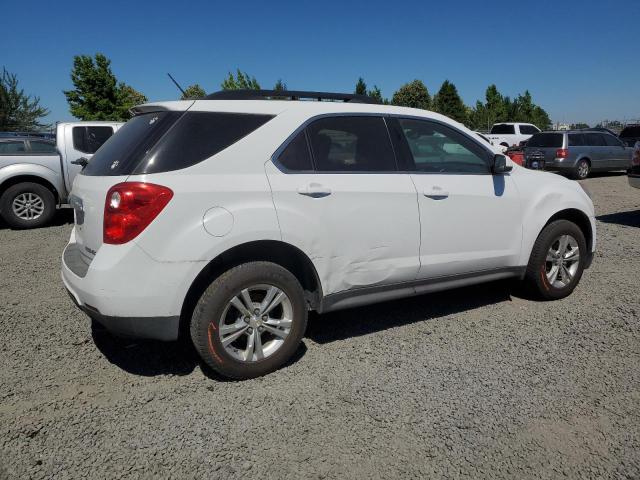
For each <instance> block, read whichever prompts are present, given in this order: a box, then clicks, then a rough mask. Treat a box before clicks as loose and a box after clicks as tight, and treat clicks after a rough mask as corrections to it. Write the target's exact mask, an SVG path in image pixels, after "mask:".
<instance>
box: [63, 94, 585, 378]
mask: <svg viewBox="0 0 640 480" xmlns="http://www.w3.org/2000/svg"><path fill="white" fill-rule="evenodd" d="M273 96H276V97H278V98H282V97H290V98H292V100H282V99H280V100H274V99H270V100H267V99H266V98H269V97H273ZM263 97H265V98H263ZM302 97H310V98H314V99H320V100H334V101H302V100H301V98H302ZM296 100H297V101H296ZM336 100H340V101H336ZM135 114H136V116H135V117H134V118H133V119H132V120H130V121H129V122H127V123H126V124H125V125H124V126H123V127H122V128H121V129H120V130H119V131H118V133H117V134H115V135H114V136H113V137H112V138H111V139H110V140H109V141H108V142H107V143H105V144H104V146H103V147H101V148H100V149H99V150H98V152H97V153H96V154H95V156H94V157H93V158H92V160H91V162H90V163H89V164H88V166H87V167H86V168H85V169H84V171H83V172H82V173H81V174H80V175H78V176H77V177H76V179H75V182H74V185H73V191H72V195H73V199H72V204H73V205H74V208H75V217H76V225H75V228H74V230H73V232H72V234H71V238H70V240H69V244H68V245H67V247H66V248H65V250H64V254H63V262H62V278H63V280H64V284H65V286H66V287H67V289H68V290H69V292H70V294H71V296H72V297H73V299H74V300H75V302H76V303H77V305H78V306H79V307H80V308H81V309H82V310H83V311H85V312H86V313H87V314H88V315H89V316H90V317H91V318H93V319H94V320H96V321H97V322H99V323H101V324H103V325H104V326H105V327H106V328H107V329H109V330H111V331H113V332H115V333H119V334H124V335H130V336H137V337H145V338H154V339H160V340H176V339H177V338H178V337H179V334H180V333H181V332H183V333H186V334H187V335H188V334H190V336H191V339H192V340H193V343H194V345H195V347H196V349H197V350H198V352H199V353H200V355H201V356H202V358H203V360H204V361H205V362H206V363H207V364H208V365H209V366H211V367H212V368H213V369H214V370H216V371H217V372H219V373H221V374H223V375H225V376H228V377H233V378H250V377H255V376H259V375H264V374H266V373H268V372H270V371H273V370H274V369H276V368H278V367H279V366H281V365H282V364H284V363H285V362H286V361H287V359H289V358H290V357H291V355H292V354H293V353H294V351H295V350H296V349H297V348H298V346H299V343H300V342H301V340H302V337H303V335H304V333H305V328H306V324H307V312H308V311H309V310H314V311H316V312H319V313H323V312H328V311H331V310H337V309H342V308H349V307H355V306H358V305H363V304H368V303H373V302H379V301H384V300H389V299H394V298H400V297H407V296H411V295H419V294H422V293H425V292H431V291H435V290H441V289H447V288H454V287H460V286H463V285H470V284H475V283H480V282H486V281H490V280H496V279H501V278H507V277H514V278H516V279H524V280H525V281H526V282H527V283H528V284H529V286H530V287H531V288H532V289H533V291H534V292H537V294H538V295H539V296H541V297H542V298H545V299H557V298H562V297H565V296H566V295H569V294H570V293H571V292H572V291H573V289H574V288H575V287H576V285H577V284H578V282H579V280H580V277H581V275H582V272H583V269H584V268H586V267H588V266H589V264H590V262H591V258H592V252H593V251H594V248H595V243H596V239H595V237H596V231H595V221H594V210H593V204H592V203H591V200H590V199H589V197H588V196H587V194H586V193H585V191H584V190H583V189H582V188H581V187H580V185H579V184H578V183H576V182H573V181H570V180H567V179H565V178H563V177H560V176H558V175H553V174H549V173H544V172H537V171H531V170H526V169H524V168H520V167H518V166H515V165H513V164H512V163H511V161H510V160H509V159H507V158H506V157H504V156H502V155H496V154H494V152H492V151H491V149H490V145H488V144H487V143H485V142H483V141H482V139H479V138H478V136H477V135H476V134H475V133H473V132H472V131H470V130H468V129H466V128H465V127H464V126H463V125H461V124H459V123H456V122H454V121H452V120H451V119H449V118H446V117H444V116H442V115H439V114H436V113H432V112H428V111H424V110H415V109H411V108H403V107H394V106H387V105H378V104H374V103H372V102H371V101H369V100H368V99H367V97H359V96H354V95H341V94H320V93H309V92H307V93H303V92H284V93H283V92H269V91H253V92H247V91H237V92H218V93H216V94H212V95H209V96H208V97H206V98H205V99H202V100H195V101H178V102H166V103H155V104H146V105H142V106H140V107H136V108H135Z"/></svg>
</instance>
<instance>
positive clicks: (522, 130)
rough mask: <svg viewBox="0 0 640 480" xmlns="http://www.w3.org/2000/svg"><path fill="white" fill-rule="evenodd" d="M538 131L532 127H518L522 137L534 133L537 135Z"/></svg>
mask: <svg viewBox="0 0 640 480" xmlns="http://www.w3.org/2000/svg"><path fill="white" fill-rule="evenodd" d="M539 131H540V130H538V129H537V128H536V127H534V126H533V125H520V133H521V134H523V135H533V134H534V133H538V132H539Z"/></svg>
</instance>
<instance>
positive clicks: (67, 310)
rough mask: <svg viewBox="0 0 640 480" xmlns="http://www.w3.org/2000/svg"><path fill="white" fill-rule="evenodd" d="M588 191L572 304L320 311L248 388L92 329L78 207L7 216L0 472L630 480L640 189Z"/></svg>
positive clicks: (1, 280) (2, 264) (490, 298)
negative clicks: (80, 275) (24, 226)
mask: <svg viewBox="0 0 640 480" xmlns="http://www.w3.org/2000/svg"><path fill="white" fill-rule="evenodd" d="M585 183H586V184H587V185H588V188H589V189H590V190H591V191H592V193H593V195H594V201H595V203H596V209H597V212H598V215H599V221H598V229H599V230H598V242H599V246H598V252H597V256H596V258H595V260H594V263H593V266H592V268H591V269H590V270H588V271H587V272H586V274H585V276H584V277H583V279H582V283H581V284H580V286H579V287H578V288H577V290H576V291H575V292H574V294H573V295H572V296H571V297H569V298H567V299H565V300H562V301H558V302H549V303H538V302H532V301H529V300H526V299H523V298H520V297H518V296H516V294H515V293H513V292H512V291H511V289H510V287H511V286H510V284H508V283H493V284H488V285H484V286H481V287H475V288H468V289H461V290H456V291H452V292H446V293H442V294H433V295H427V296H423V297H417V298H413V299H409V300H402V301H395V302H391V303H386V304H381V305H376V306H370V307H365V308H359V309H354V310H349V311H343V312H337V313H334V314H329V315H324V316H315V317H312V318H311V319H310V326H309V331H308V333H307V336H306V338H305V339H304V346H303V347H302V348H301V349H300V351H299V355H297V357H296V358H295V360H294V361H293V362H292V363H291V364H290V365H289V366H287V367H286V368H284V369H282V370H280V371H278V372H275V373H273V374H271V375H269V376H267V377H264V378H261V379H257V380H251V381H245V382H225V381H222V380H221V379H218V378H215V376H214V375H213V374H212V373H211V372H210V371H208V370H207V369H206V368H204V367H203V366H202V365H201V364H200V363H199V362H198V360H197V357H196V356H195V354H194V353H193V351H192V350H191V349H190V348H189V346H188V345H181V344H177V343H176V344H162V343H150V342H148V343H144V342H141V343H133V342H132V341H126V340H121V339H116V338H113V337H111V336H110V335H108V334H107V333H105V332H104V331H101V330H99V329H97V328H93V329H92V327H91V325H90V323H89V321H88V319H87V318H86V317H85V316H84V315H83V314H82V313H80V312H79V311H78V310H77V309H76V308H75V307H74V306H73V305H72V303H71V301H70V300H69V298H68V297H67V295H66V293H65V292H64V290H63V287H62V283H61V280H60V277H59V262H60V254H61V251H62V249H63V247H64V245H65V243H66V240H67V238H68V236H69V232H70V230H71V224H70V222H71V221H72V220H71V215H70V214H69V212H62V213H61V214H60V215H58V219H57V225H55V226H52V227H49V228H44V229H40V230H35V231H12V230H9V229H8V228H6V226H4V225H1V226H0V325H1V327H2V334H3V337H4V338H3V340H2V342H1V343H0V362H1V364H2V368H1V369H0V385H1V389H0V478H51V477H55V478H60V479H64V478H140V477H142V478H146V477H152V476H159V477H163V478H240V477H247V476H250V477H253V478H279V479H285V478H291V479H299V478H429V477H431V478H448V477H452V478H461V477H465V478H486V477H496V478H498V477H501V478H558V477H561V476H563V475H564V476H567V477H571V478H640V369H639V365H640V363H639V361H640V335H639V333H640V321H639V316H640V296H639V295H638V292H639V287H638V285H639V284H638V277H639V276H640V191H638V190H634V189H632V188H630V187H629V186H628V185H627V180H626V177H625V176H621V175H603V176H599V177H597V178H593V179H589V180H587V181H586V182H585Z"/></svg>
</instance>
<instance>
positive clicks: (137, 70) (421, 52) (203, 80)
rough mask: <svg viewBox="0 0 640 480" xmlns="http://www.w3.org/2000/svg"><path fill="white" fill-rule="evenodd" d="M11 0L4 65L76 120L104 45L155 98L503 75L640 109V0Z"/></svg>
mask: <svg viewBox="0 0 640 480" xmlns="http://www.w3.org/2000/svg"><path fill="white" fill-rule="evenodd" d="M28 3H29V8H28V10H27V9H26V8H25V6H24V5H25V4H24V3H23V2H17V1H7V2H3V6H2V16H3V19H4V21H3V22H2V23H3V26H2V30H3V32H2V40H1V41H0V67H1V66H2V65H4V66H5V67H6V68H7V69H8V70H9V71H11V72H13V73H16V74H17V75H18V78H19V80H20V82H21V85H22V87H23V88H24V89H25V91H26V92H27V93H30V94H33V95H38V96H40V98H41V100H42V103H43V104H44V105H45V106H47V107H49V108H50V110H51V115H50V116H49V117H48V119H47V120H48V121H51V122H53V121H56V120H68V119H71V118H72V117H71V115H70V113H69V111H68V106H67V103H66V100H65V97H64V95H63V93H62V90H65V89H69V88H71V86H72V84H71V80H70V70H71V67H72V62H73V56H74V55H76V54H90V55H93V54H95V53H96V52H101V53H104V54H105V55H107V57H109V58H110V59H111V61H112V69H113V71H114V73H115V74H116V76H117V77H118V79H119V80H122V81H124V82H126V83H128V84H130V85H131V86H133V87H134V88H136V89H137V90H140V91H142V92H143V93H144V94H145V95H147V97H148V98H149V99H150V100H167V99H175V98H176V97H177V95H178V93H177V91H176V88H175V86H174V85H173V84H171V83H170V81H169V79H168V78H167V76H166V73H167V72H171V73H172V74H173V75H174V76H175V77H176V79H177V80H178V81H179V82H180V83H181V84H183V86H185V87H186V86H187V85H188V84H191V83H196V82H197V83H200V84H201V85H202V86H203V87H205V89H206V90H207V91H215V90H218V89H219V85H220V82H221V81H222V79H223V77H224V76H225V75H226V74H227V72H228V71H229V70H235V68H236V67H240V68H241V69H242V70H245V71H247V72H249V73H250V74H252V75H254V76H256V77H257V79H258V81H259V82H260V83H261V84H262V86H263V87H269V88H270V87H272V86H273V84H274V83H275V82H276V80H277V79H278V78H282V79H283V80H284V81H285V83H286V84H287V86H288V87H289V88H291V89H300V90H304V89H306V90H326V91H352V90H353V88H354V85H355V83H356V81H357V79H358V77H359V76H363V77H364V79H365V81H366V82H367V83H368V84H369V85H370V86H371V85H373V84H377V85H378V86H379V87H380V88H381V89H382V92H383V95H385V96H389V97H390V96H391V95H392V94H393V92H394V91H395V90H396V89H397V88H398V87H399V86H400V85H402V84H403V83H406V82H408V81H410V80H413V79H414V78H419V79H421V80H423V81H424V82H425V84H426V85H427V87H428V89H429V91H430V92H431V93H435V92H436V91H437V90H438V88H439V87H440V84H441V83H442V81H443V80H445V79H449V80H450V81H452V82H453V83H455V85H456V86H457V87H458V91H459V92H460V94H461V96H462V98H463V100H464V101H465V102H466V103H467V104H473V103H475V101H476V100H477V99H480V98H483V96H484V91H485V89H486V87H487V85H489V84H491V83H495V84H496V85H497V86H498V88H499V90H500V91H501V92H502V93H503V94H507V95H511V96H514V95H516V94H517V93H519V92H522V91H524V90H525V89H529V90H530V91H531V93H532V94H533V98H534V101H535V102H536V103H538V104H540V105H542V106H543V107H544V108H545V109H546V110H547V111H548V112H549V113H550V115H551V117H552V119H553V120H554V121H567V122H575V121H586V122H589V123H595V122H598V121H600V120H602V119H628V118H639V117H640V61H639V58H638V51H639V50H638V46H639V45H640V40H639V39H640V36H639V34H640V1H638V0H621V1H615V2H608V1H605V0H600V1H597V2H596V1H592V0H583V1H575V0H571V1H562V0H560V1H559V0H556V1H546V0H544V1H537V2H518V1H513V0H512V1H509V2H506V1H505V2H503V1H495V2H490V1H451V0H450V1H447V2H429V1H417V0H416V1H406V2H402V1H395V2H390V1H387V2H378V1H362V2H348V1H342V2H340V1H329V0H327V1H323V2H318V1H316V2H303V1H297V2H274V1H271V2H251V1H249V0H244V1H241V2H230V1H225V2H214V1H210V2H205V1H203V2H195V1H193V2H187V1H182V2H179V1H171V2H168V1H164V0H157V1H154V2H137V1H135V2H134V1H129V2H121V1H119V0H114V1H110V2H86V1H83V2H76V1H62V2H59V3H52V2H39V1H30V2H28Z"/></svg>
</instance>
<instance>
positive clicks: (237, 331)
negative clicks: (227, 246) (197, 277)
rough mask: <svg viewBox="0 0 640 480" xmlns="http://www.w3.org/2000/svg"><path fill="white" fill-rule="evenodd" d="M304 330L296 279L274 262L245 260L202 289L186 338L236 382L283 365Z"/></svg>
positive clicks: (302, 299)
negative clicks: (189, 336)
mask: <svg viewBox="0 0 640 480" xmlns="http://www.w3.org/2000/svg"><path fill="white" fill-rule="evenodd" d="M271 294H272V295H273V297H269V296H270V295H271ZM281 294H282V295H281ZM269 298H271V299H269ZM278 299H280V300H279V302H278ZM272 304H275V306H271V305H272ZM270 306H271V308H269V307H270ZM306 328H307V304H306V301H305V297H304V291H303V290H302V287H301V286H300V283H299V282H298V280H297V279H296V277H295V276H294V275H293V274H292V273H291V272H289V271H288V270H286V269H285V268H283V267H281V266H280V265H277V264H275V263H271V262H249V263H245V264H242V265H239V266H237V267H234V268H232V269H230V270H227V271H226V272H225V273H223V274H222V275H221V276H220V277H218V278H217V279H215V280H214V281H213V282H212V283H211V285H209V287H208V288H207V289H206V290H205V292H204V293H203V294H202V297H200V300H199V301H198V304H197V305H196V307H195V310H194V312H193V316H192V318H191V339H192V340H193V344H194V346H195V348H196V350H197V351H198V353H199V355H200V357H201V358H202V359H203V360H204V362H205V363H206V364H207V365H208V366H209V367H211V368H212V369H213V370H215V371H216V372H217V373H219V374H220V375H222V376H225V377H229V378H233V379H238V380H240V379H247V378H255V377H260V376H262V375H266V374H267V373H270V372H273V371H274V370H277V369H278V368H280V367H281V366H282V365H284V364H285V363H286V362H287V361H288V360H289V359H290V358H291V357H292V356H293V354H294V353H295V351H296V350H297V348H298V346H299V345H300V342H301V341H302V337H303V336H304V333H305V331H306ZM234 336H235V337H234Z"/></svg>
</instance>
